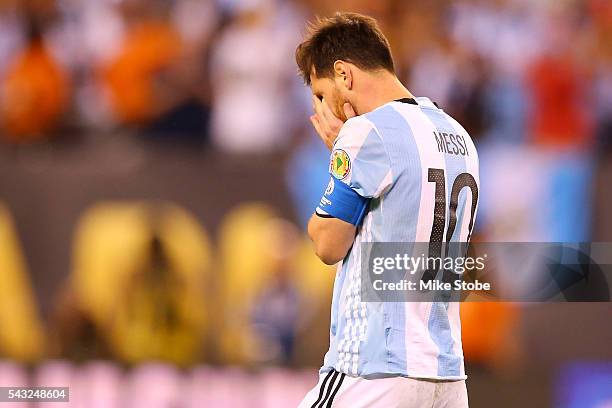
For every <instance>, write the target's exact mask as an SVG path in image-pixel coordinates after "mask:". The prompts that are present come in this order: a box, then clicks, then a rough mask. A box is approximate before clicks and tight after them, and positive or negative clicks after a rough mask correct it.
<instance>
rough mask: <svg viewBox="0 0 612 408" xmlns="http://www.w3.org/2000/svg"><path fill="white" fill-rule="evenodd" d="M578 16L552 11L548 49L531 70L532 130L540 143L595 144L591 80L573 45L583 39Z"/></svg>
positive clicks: (566, 12) (528, 80)
mask: <svg viewBox="0 0 612 408" xmlns="http://www.w3.org/2000/svg"><path fill="white" fill-rule="evenodd" d="M576 18H577V17H576V16H575V15H574V14H572V13H570V11H566V10H565V9H564V10H563V11H556V10H555V11H553V12H551V15H550V16H549V17H548V21H547V26H548V28H549V29H548V31H547V34H548V36H547V42H546V45H547V49H546V51H545V52H544V53H542V54H541V55H540V56H538V57H537V58H536V59H535V61H534V62H533V64H532V65H531V66H529V68H528V70H527V82H528V86H529V89H530V92H531V97H532V103H531V115H530V129H529V131H530V133H531V136H530V137H531V138H532V140H533V141H534V142H535V143H536V144H538V145H542V146H548V147H565V148H566V147H577V148H580V147H588V146H590V145H591V144H592V124H591V122H590V118H589V117H588V116H587V115H588V114H589V113H590V112H589V111H588V109H587V106H586V104H585V101H586V96H587V92H588V82H587V81H586V80H587V78H586V76H585V73H584V72H581V71H582V70H581V68H580V66H579V65H578V64H577V62H576V59H575V58H576V57H577V55H576V54H575V50H573V49H572V48H571V46H572V39H580V35H579V34H580V33H579V32H578V29H579V26H578V24H577V21H576Z"/></svg>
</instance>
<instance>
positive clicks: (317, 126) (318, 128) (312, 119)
mask: <svg viewBox="0 0 612 408" xmlns="http://www.w3.org/2000/svg"><path fill="white" fill-rule="evenodd" d="M310 123H312V127H314V128H315V130H316V131H317V133H318V134H319V136H321V137H324V136H325V134H324V133H323V129H321V125H320V124H319V119H317V115H312V116H311V117H310Z"/></svg>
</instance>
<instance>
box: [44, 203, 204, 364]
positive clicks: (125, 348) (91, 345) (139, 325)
mask: <svg viewBox="0 0 612 408" xmlns="http://www.w3.org/2000/svg"><path fill="white" fill-rule="evenodd" d="M75 240H76V241H75V269H74V272H73V275H72V276H71V280H70V284H69V286H68V288H67V291H66V293H67V294H66V296H67V298H65V299H63V305H62V309H60V311H61V310H64V313H58V314H57V317H56V322H55V329H56V330H58V338H57V343H58V347H57V352H58V353H59V355H60V356H63V357H72V358H80V357H86V358H93V357H98V358H99V357H103V356H104V353H106V352H110V354H111V355H112V356H113V357H115V358H117V359H119V360H121V361H124V362H129V363H135V362H140V361H144V360H150V359H158V360H165V361H170V362H173V363H176V364H183V365H186V364H191V363H194V362H196V361H197V360H198V359H199V357H200V356H201V354H200V353H201V352H202V350H203V347H204V338H205V333H206V322H207V314H208V308H207V307H206V305H207V296H206V295H207V293H206V290H205V278H206V276H207V272H208V267H209V263H210V252H209V251H210V250H209V246H208V240H207V237H206V235H205V234H204V232H203V231H202V230H201V229H200V227H199V225H198V224H197V222H196V221H195V220H194V219H193V218H192V217H191V216H190V215H189V214H187V213H186V212H184V211H183V210H181V209H180V208H178V207H175V206H172V205H146V204H144V205H143V204H117V203H115V204H105V205H102V204H101V205H98V206H96V207H94V208H93V209H91V210H90V211H88V212H87V213H86V214H85V215H84V217H83V220H82V221H81V223H80V224H79V228H78V231H77V235H76V238H75ZM80 351H85V352H87V351H89V355H79V354H78V353H79V352H80ZM96 353H98V354H96ZM92 354H93V355H92Z"/></svg>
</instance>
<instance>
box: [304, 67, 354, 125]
mask: <svg viewBox="0 0 612 408" xmlns="http://www.w3.org/2000/svg"><path fill="white" fill-rule="evenodd" d="M310 88H311V90H312V94H313V95H314V96H316V97H317V98H319V100H320V101H325V102H326V103H327V105H328V106H329V108H330V109H331V110H332V112H334V115H336V116H337V117H338V118H340V119H341V120H342V121H343V122H346V115H345V114H344V110H343V109H342V106H343V105H344V103H345V102H347V100H346V99H345V98H344V97H343V96H342V92H341V89H340V88H339V86H338V84H337V82H336V81H334V80H333V79H331V78H317V76H316V75H315V74H314V73H313V74H311V75H310Z"/></svg>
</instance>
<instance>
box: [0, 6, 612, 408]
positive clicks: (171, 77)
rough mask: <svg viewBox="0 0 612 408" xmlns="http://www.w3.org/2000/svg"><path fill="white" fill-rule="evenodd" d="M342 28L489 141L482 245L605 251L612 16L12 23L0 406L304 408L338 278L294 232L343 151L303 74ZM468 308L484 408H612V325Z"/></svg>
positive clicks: (312, 10)
mask: <svg viewBox="0 0 612 408" xmlns="http://www.w3.org/2000/svg"><path fill="white" fill-rule="evenodd" d="M336 10H350V11H357V12H363V13H366V14H369V15H372V16H374V17H376V18H377V19H378V20H379V22H380V24H381V25H382V27H383V30H384V32H385V33H387V34H388V36H389V39H390V41H391V45H392V47H393V51H394V57H395V59H396V64H397V68H398V73H399V76H400V78H401V79H402V80H403V81H404V82H405V83H406V85H407V86H408V88H409V89H410V90H411V91H412V92H413V93H414V94H416V95H423V96H425V95H426V96H429V97H431V98H432V99H433V100H435V101H437V102H438V104H439V105H440V106H442V107H443V108H444V109H445V110H446V111H448V112H449V113H450V114H452V115H453V116H455V117H456V118H457V119H458V120H459V121H460V122H461V123H462V124H463V125H464V126H465V127H466V128H467V129H468V131H469V132H470V133H471V134H472V135H473V137H474V139H475V141H476V143H477V146H478V148H479V151H480V156H481V179H482V192H483V193H482V198H481V200H480V209H479V219H478V222H477V225H476V228H477V234H476V235H475V237H474V239H478V240H480V241H526V242H530V241H549V242H555V241H612V212H611V211H610V210H611V209H612V188H611V186H612V2H610V1H609V0H583V1H577V0H576V1H568V0H538V1H531V0H491V1H488V0H455V1H451V0H430V1H407V0H377V1H372V0H337V1H333V2H328V1H324V0H276V1H275V0H1V1H0V139H1V140H2V142H1V143H0V278H1V281H0V386H9V385H11V386H16V385H41V386H60V385H62V386H63V385H68V386H70V387H71V402H70V403H68V404H66V405H62V406H70V407H196V406H197V407H203V406H211V407H212V406H214V407H262V408H265V407H290V406H295V405H296V404H297V403H298V402H299V401H300V400H301V398H302V396H303V395H304V393H305V392H306V391H307V390H308V389H310V388H311V387H312V386H313V385H314V383H315V379H316V370H317V368H318V367H319V365H320V364H321V361H322V356H323V353H324V352H325V350H326V347H327V339H328V322H329V304H330V296H331V285H332V281H333V271H334V270H333V268H329V267H326V266H325V265H323V264H321V263H320V262H319V261H318V260H317V259H316V258H314V256H313V253H312V250H311V248H310V245H309V242H308V240H307V238H306V237H305V234H304V226H305V223H306V220H307V218H308V216H309V215H310V213H311V211H312V209H313V208H314V205H315V203H316V202H317V201H318V199H319V196H320V194H321V192H322V189H323V188H324V186H325V185H326V183H327V177H328V176H327V164H326V163H327V160H328V152H327V151H326V150H325V147H324V146H323V144H322V143H321V142H320V141H319V140H318V138H317V136H316V135H315V133H314V132H313V130H312V129H311V128H310V126H309V123H308V115H309V113H310V99H309V91H308V89H306V88H304V87H303V85H302V84H301V82H300V80H299V78H298V77H297V75H296V68H295V64H294V59H293V51H294V49H295V46H296V45H297V43H298V42H299V39H300V37H301V34H302V32H303V28H304V23H305V21H307V20H309V19H311V18H312V17H313V15H317V14H318V15H329V14H331V13H333V12H334V11H336ZM462 307H463V309H462V314H463V322H464V323H463V330H464V347H465V353H466V361H467V370H468V374H469V375H470V377H469V379H468V389H469V391H470V402H471V406H473V407H490V406H496V407H517V406H521V407H552V406H554V407H571V408H574V407H609V406H612V324H611V322H612V307H611V305H610V304H570V303H565V304H562V303H556V304H514V305H513V304H503V303H488V304H487V303H470V304H464V305H462ZM55 405H56V404H55ZM55 405H52V406H55ZM0 406H3V407H4V406H7V407H8V406H16V407H17V406H19V407H26V406H28V405H26V404H13V405H10V404H6V403H5V404H3V403H0ZM31 406H44V404H38V405H36V404H32V405H31ZM50 406H51V405H50Z"/></svg>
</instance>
